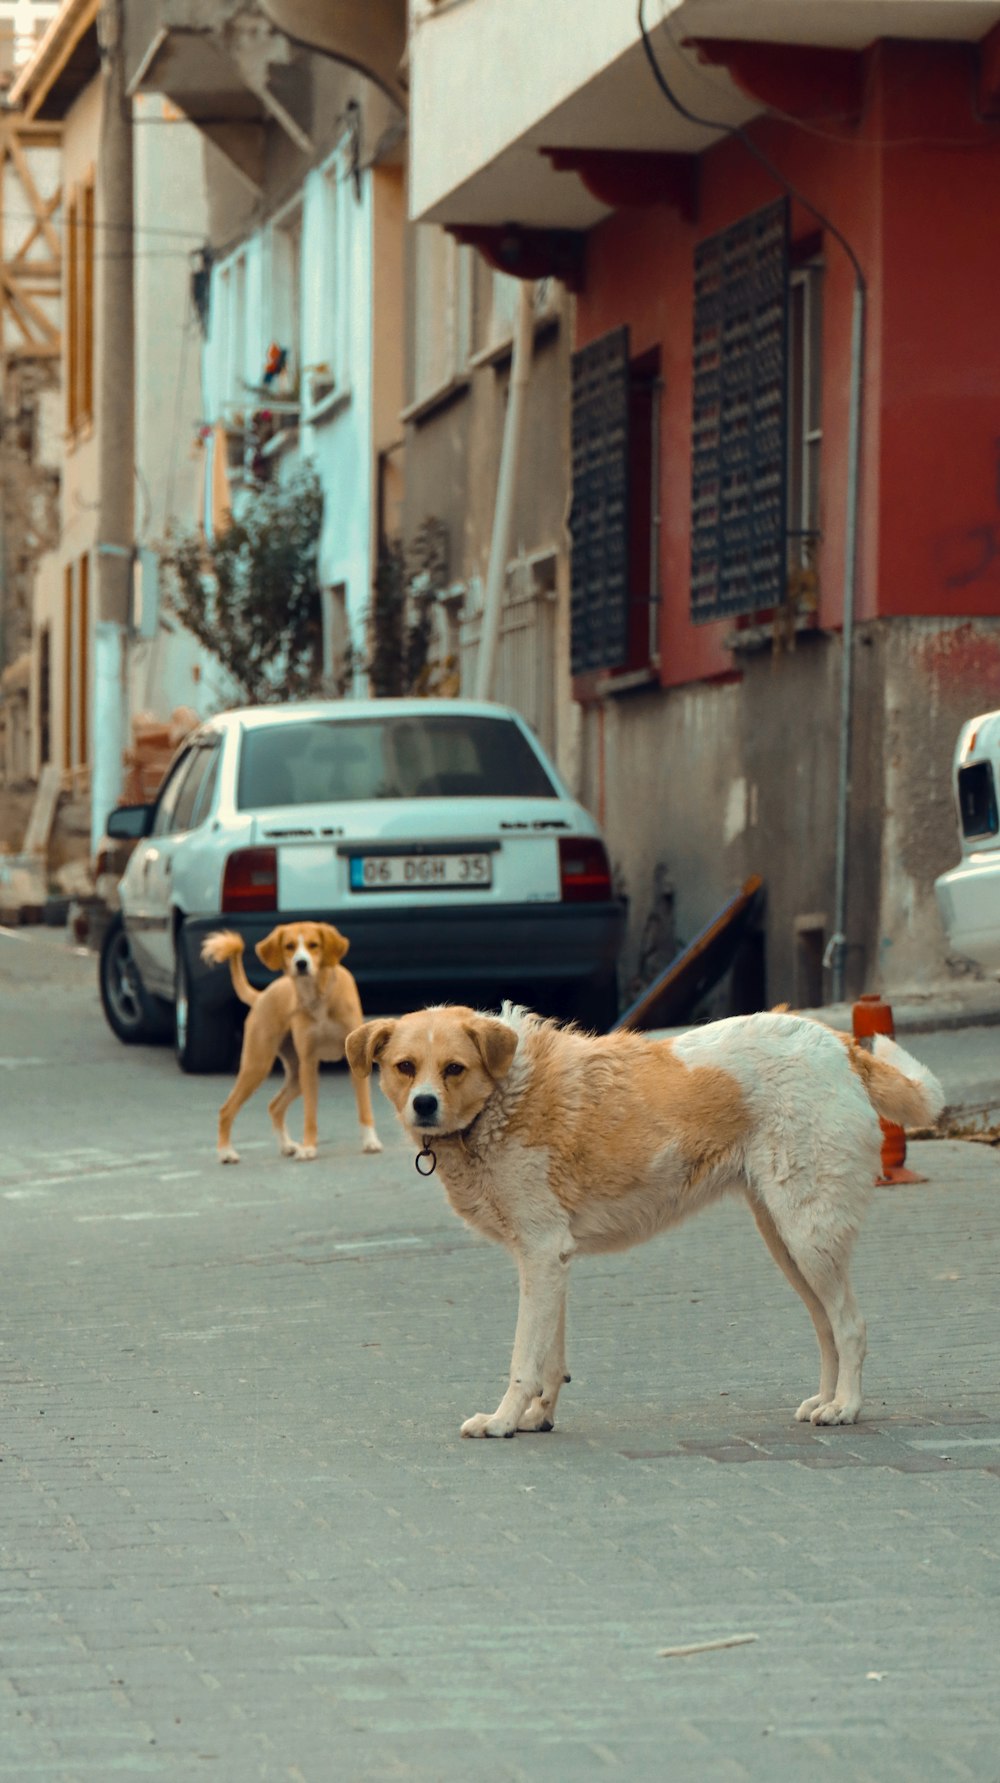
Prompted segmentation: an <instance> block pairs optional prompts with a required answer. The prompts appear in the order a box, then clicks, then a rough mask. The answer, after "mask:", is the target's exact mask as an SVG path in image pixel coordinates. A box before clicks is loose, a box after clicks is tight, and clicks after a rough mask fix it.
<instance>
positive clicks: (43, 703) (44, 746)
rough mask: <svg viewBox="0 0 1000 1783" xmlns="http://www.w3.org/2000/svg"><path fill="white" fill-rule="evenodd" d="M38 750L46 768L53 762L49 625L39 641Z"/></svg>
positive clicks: (50, 635)
mask: <svg viewBox="0 0 1000 1783" xmlns="http://www.w3.org/2000/svg"><path fill="white" fill-rule="evenodd" d="M38 748H39V754H40V756H41V762H42V767H43V768H44V767H45V765H46V763H47V762H50V761H51V760H52V633H51V631H50V630H49V627H48V626H47V625H43V626H42V629H41V633H40V635H39V640H38Z"/></svg>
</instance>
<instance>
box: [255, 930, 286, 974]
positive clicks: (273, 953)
mask: <svg viewBox="0 0 1000 1783" xmlns="http://www.w3.org/2000/svg"><path fill="white" fill-rule="evenodd" d="M284 932H285V926H284V923H279V925H278V927H277V928H276V929H272V930H271V933H270V934H269V935H265V936H264V939H263V941H258V943H257V945H256V947H255V948H254V953H255V954H256V955H257V958H258V959H259V961H260V963H261V965H262V966H266V967H267V969H268V971H269V972H280V971H281V968H282V966H283V965H284V963H285V962H284V957H283V955H282V952H281V937H282V935H283V934H284Z"/></svg>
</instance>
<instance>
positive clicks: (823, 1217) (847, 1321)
mask: <svg viewBox="0 0 1000 1783" xmlns="http://www.w3.org/2000/svg"><path fill="white" fill-rule="evenodd" d="M783 1191H784V1193H783V1195H782V1203H783V1204H782V1205H781V1206H780V1207H775V1206H774V1204H773V1200H772V1204H771V1206H770V1209H769V1211H770V1213H771V1216H772V1218H773V1219H774V1223H775V1226H776V1228H777V1231H778V1235H779V1237H780V1239H781V1241H782V1243H783V1244H784V1246H785V1247H786V1249H787V1250H788V1252H789V1255H790V1257H791V1259H792V1262H793V1263H794V1265H795V1267H796V1269H797V1270H798V1271H799V1273H800V1274H801V1275H802V1276H803V1277H804V1278H805V1281H806V1284H807V1285H808V1287H809V1288H810V1289H811V1290H812V1292H813V1294H814V1295H815V1296H816V1299H817V1300H818V1301H819V1303H820V1306H821V1307H822V1309H823V1312H824V1313H825V1314H826V1317H827V1319H828V1320H829V1324H830V1330H831V1332H832V1334H833V1342H834V1345H835V1347H836V1351H837V1380H836V1385H835V1387H834V1390H833V1392H832V1394H827V1392H826V1389H827V1388H828V1387H829V1385H830V1381H829V1372H828V1370H826V1369H824V1373H823V1378H822V1380H821V1382H820V1392H819V1393H818V1394H817V1396H816V1397H817V1401H818V1403H816V1404H814V1405H811V1406H810V1405H808V1402H806V1405H804V1406H802V1407H800V1410H799V1415H800V1416H801V1417H802V1418H803V1419H805V1418H808V1419H809V1420H810V1422H811V1423H813V1424H853V1423H854V1422H855V1421H856V1419H857V1416H858V1413H859V1411H860V1410H861V1368H862V1364H863V1363H864V1359H865V1351H866V1349H867V1336H866V1332H865V1321H864V1319H863V1318H862V1316H861V1313H860V1311H859V1308H858V1303H857V1301H856V1300H855V1298H854V1292H853V1289H852V1288H851V1283H850V1277H849V1275H848V1265H849V1263H850V1257H851V1247H852V1245H853V1243H854V1234H855V1231H856V1225H855V1224H854V1223H853V1222H851V1221H849V1220H845V1219H843V1218H841V1219H836V1220H835V1219H834V1218H833V1217H831V1215H832V1209H831V1207H830V1204H829V1202H825V1203H818V1202H817V1200H816V1198H815V1196H812V1197H806V1196H804V1195H798V1194H796V1193H795V1191H794V1185H790V1184H788V1183H785V1184H783ZM800 1292H801V1289H800ZM803 1298H805V1296H804V1295H803ZM807 1304H808V1302H807ZM810 1310H811V1309H810ZM817 1330H818V1327H817ZM807 1408H808V1409H807Z"/></svg>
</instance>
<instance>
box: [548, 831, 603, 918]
mask: <svg viewBox="0 0 1000 1783" xmlns="http://www.w3.org/2000/svg"><path fill="white" fill-rule="evenodd" d="M559 880H560V885H561V889H562V899H563V903H564V904H603V903H605V902H606V901H607V899H608V898H610V896H611V868H610V866H609V864H608V856H607V851H606V849H605V847H604V843H603V842H598V841H597V840H596V839H595V838H594V837H592V836H579V837H572V836H560V838H559Z"/></svg>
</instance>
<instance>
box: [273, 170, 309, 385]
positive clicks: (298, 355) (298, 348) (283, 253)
mask: <svg viewBox="0 0 1000 1783" xmlns="http://www.w3.org/2000/svg"><path fill="white" fill-rule="evenodd" d="M271 339H272V340H273V341H274V342H275V344H276V345H277V346H278V347H282V348H284V350H285V353H286V354H287V359H286V361H285V371H286V374H287V382H288V384H289V385H290V386H291V387H292V388H295V387H296V383H297V379H298V376H299V372H300V370H301V367H302V206H301V205H300V204H297V205H295V206H294V208H293V209H291V210H287V211H284V212H283V213H282V215H281V217H280V218H278V219H277V220H276V221H275V222H274V224H273V225H272V228H271Z"/></svg>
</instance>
